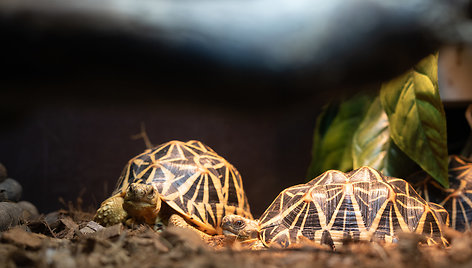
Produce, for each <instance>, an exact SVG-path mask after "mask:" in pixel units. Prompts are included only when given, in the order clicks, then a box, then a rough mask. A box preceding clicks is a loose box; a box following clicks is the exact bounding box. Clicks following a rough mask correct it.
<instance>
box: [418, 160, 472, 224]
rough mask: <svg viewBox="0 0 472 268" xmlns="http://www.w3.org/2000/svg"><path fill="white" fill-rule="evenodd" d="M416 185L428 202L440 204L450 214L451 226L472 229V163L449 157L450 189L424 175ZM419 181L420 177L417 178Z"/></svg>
mask: <svg viewBox="0 0 472 268" xmlns="http://www.w3.org/2000/svg"><path fill="white" fill-rule="evenodd" d="M421 177H422V179H421V180H420V181H419V182H418V183H416V184H415V188H416V190H417V191H418V193H419V194H420V195H421V196H423V198H424V199H425V200H426V201H431V202H434V203H438V204H440V205H442V206H444V208H445V209H446V210H447V211H448V212H449V215H450V221H449V226H451V227H452V228H454V229H456V230H459V231H466V230H470V229H471V224H472V161H471V160H469V159H467V158H465V157H461V156H456V155H451V156H449V185H450V187H449V189H446V188H444V187H442V186H441V185H440V184H439V183H437V182H436V181H435V180H434V179H432V178H431V176H428V175H425V174H424V173H423V175H422V176H421ZM416 179H417V180H418V176H416Z"/></svg>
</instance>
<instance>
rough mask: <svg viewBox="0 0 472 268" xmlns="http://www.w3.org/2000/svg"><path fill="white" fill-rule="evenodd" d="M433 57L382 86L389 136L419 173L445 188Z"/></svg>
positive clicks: (441, 111) (440, 109)
mask: <svg viewBox="0 0 472 268" xmlns="http://www.w3.org/2000/svg"><path fill="white" fill-rule="evenodd" d="M437 85H438V82H437V57H436V56H435V55H432V56H429V57H427V58H426V59H424V60H422V61H421V62H420V63H419V64H418V65H417V66H415V68H413V69H412V70H411V71H409V72H407V73H406V74H404V75H402V76H400V77H398V78H396V79H393V80H391V81H389V82H387V83H384V84H383V85H382V88H381V90H380V100H381V103H382V106H383V107H384V109H385V112H386V113H387V116H388V121H389V124H390V132H391V134H390V136H391V137H392V139H393V141H394V142H395V144H396V145H398V147H399V148H400V149H401V150H402V151H403V152H404V153H405V154H406V155H408V157H410V158H411V159H412V160H414V161H415V162H416V163H417V164H418V165H419V166H420V167H421V168H422V169H423V170H425V171H426V172H427V173H428V174H430V175H431V176H432V177H433V178H434V179H435V180H437V181H438V182H439V183H441V184H442V185H443V186H445V187H448V185H449V183H448V177H447V159H448V155H447V154H448V153H447V132H446V116H445V113H444V108H443V106H442V103H441V99H440V96H439V90H438V86H437Z"/></svg>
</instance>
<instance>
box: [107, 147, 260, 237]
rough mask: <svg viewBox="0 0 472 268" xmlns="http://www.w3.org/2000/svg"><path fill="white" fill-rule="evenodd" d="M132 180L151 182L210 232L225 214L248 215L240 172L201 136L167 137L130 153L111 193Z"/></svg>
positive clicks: (175, 206)
mask: <svg viewBox="0 0 472 268" xmlns="http://www.w3.org/2000/svg"><path fill="white" fill-rule="evenodd" d="M131 183H145V184H152V185H153V186H154V187H155V189H157V191H158V192H159V194H160V196H161V199H162V200H163V201H164V202H165V203H166V204H168V205H169V206H170V207H171V208H172V209H174V210H175V211H177V212H178V213H180V214H181V215H182V216H184V218H186V220H188V221H190V222H191V223H193V224H194V225H196V226H197V227H198V228H199V229H201V230H202V231H205V232H206V233H208V234H221V232H222V231H221V220H222V218H223V217H224V216H225V215H229V214H236V215H241V216H243V217H248V218H252V215H251V212H250V209H249V204H248V201H247V197H246V194H245V193H244V190H243V182H242V179H241V175H240V174H239V172H238V171H237V170H236V168H234V166H233V165H231V164H230V163H228V162H227V161H226V160H225V159H224V158H223V157H221V156H219V155H218V154H217V153H216V152H215V151H213V150H212V149H211V148H210V147H208V146H206V145H204V144H203V143H201V142H200V141H193V140H192V141H188V142H181V141H170V142H167V143H164V144H162V145H159V146H157V147H156V148H154V149H148V150H146V151H145V152H144V153H142V154H140V155H138V156H136V157H134V158H133V159H131V160H130V161H129V162H128V164H127V165H126V167H125V168H124V170H123V172H122V174H121V176H120V179H119V181H118V184H117V187H116V190H115V191H114V194H117V193H119V192H124V191H126V189H127V188H128V186H129V185H130V184H131Z"/></svg>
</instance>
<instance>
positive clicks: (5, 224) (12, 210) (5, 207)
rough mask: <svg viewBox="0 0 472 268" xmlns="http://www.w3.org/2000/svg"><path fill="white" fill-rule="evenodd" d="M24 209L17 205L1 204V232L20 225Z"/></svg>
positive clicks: (10, 203)
mask: <svg viewBox="0 0 472 268" xmlns="http://www.w3.org/2000/svg"><path fill="white" fill-rule="evenodd" d="M22 215H23V209H22V208H21V207H20V206H18V204H16V203H12V202H0V231H5V230H7V229H8V228H10V227H13V226H16V225H18V224H19V223H20V222H21V221H22Z"/></svg>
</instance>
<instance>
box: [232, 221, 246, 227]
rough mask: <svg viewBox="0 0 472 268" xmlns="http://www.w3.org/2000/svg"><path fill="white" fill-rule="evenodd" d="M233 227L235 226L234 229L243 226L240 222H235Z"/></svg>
mask: <svg viewBox="0 0 472 268" xmlns="http://www.w3.org/2000/svg"><path fill="white" fill-rule="evenodd" d="M234 225H236V227H241V226H243V225H244V222H243V221H242V220H237V221H235V222H234Z"/></svg>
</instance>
